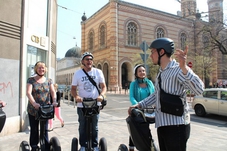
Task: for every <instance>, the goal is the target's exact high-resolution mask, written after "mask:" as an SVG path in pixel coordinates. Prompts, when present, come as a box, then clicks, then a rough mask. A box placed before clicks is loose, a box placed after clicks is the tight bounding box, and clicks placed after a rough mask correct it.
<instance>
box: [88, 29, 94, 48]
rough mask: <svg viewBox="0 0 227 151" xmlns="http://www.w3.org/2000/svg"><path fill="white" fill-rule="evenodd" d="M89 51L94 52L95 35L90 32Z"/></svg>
mask: <svg viewBox="0 0 227 151" xmlns="http://www.w3.org/2000/svg"><path fill="white" fill-rule="evenodd" d="M88 49H89V51H93V49H94V33H93V32H90V33H89V46H88Z"/></svg>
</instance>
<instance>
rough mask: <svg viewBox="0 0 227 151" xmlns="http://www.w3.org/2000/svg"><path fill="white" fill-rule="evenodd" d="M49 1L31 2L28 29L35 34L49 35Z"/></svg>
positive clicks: (34, 0) (29, 3) (35, 0)
mask: <svg viewBox="0 0 227 151" xmlns="http://www.w3.org/2000/svg"><path fill="white" fill-rule="evenodd" d="M47 4H48V1H47V0H29V2H28V5H29V9H28V13H27V14H28V21H27V23H28V25H27V26H28V28H29V29H30V30H32V31H33V32H37V33H39V34H42V35H47V30H46V29H47V25H48V23H47V19H48V18H47V16H48V14H47V12H48V11H47V10H48V5H47Z"/></svg>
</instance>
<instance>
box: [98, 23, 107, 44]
mask: <svg viewBox="0 0 227 151" xmlns="http://www.w3.org/2000/svg"><path fill="white" fill-rule="evenodd" d="M99 46H100V48H105V47H106V27H105V25H102V26H101V27H100V33H99Z"/></svg>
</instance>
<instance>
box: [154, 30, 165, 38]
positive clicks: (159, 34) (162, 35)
mask: <svg viewBox="0 0 227 151" xmlns="http://www.w3.org/2000/svg"><path fill="white" fill-rule="evenodd" d="M156 37H157V38H162V37H165V32H164V30H163V29H162V28H158V29H157V32H156Z"/></svg>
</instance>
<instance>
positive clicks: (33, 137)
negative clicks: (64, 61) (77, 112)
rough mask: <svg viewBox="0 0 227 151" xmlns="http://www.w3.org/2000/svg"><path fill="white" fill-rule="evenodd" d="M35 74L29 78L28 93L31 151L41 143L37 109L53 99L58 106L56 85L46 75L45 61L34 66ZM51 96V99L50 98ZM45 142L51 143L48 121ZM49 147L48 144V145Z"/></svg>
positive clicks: (34, 150)
mask: <svg viewBox="0 0 227 151" xmlns="http://www.w3.org/2000/svg"><path fill="white" fill-rule="evenodd" d="M34 72H35V73H36V74H35V76H33V77H29V78H28V80H27V92H26V95H27V97H28V100H29V101H28V106H27V112H28V118H29V123H30V128H31V130H30V138H29V142H30V146H31V148H32V150H31V151H36V150H37V149H38V148H39V147H38V143H39V120H36V116H37V113H38V112H37V111H38V110H39V107H40V105H45V104H50V103H51V101H50V100H51V99H52V100H53V101H52V104H53V105H54V106H57V104H56V93H55V90H54V86H53V83H52V79H48V78H46V77H45V73H46V72H47V67H46V65H45V63H44V62H42V61H38V62H37V63H36V64H35V66H34ZM50 96H52V97H51V99H50ZM44 135H45V136H44V137H45V142H46V144H48V143H49V139H48V122H46V123H45V134H44ZM46 147H47V149H48V145H46Z"/></svg>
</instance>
